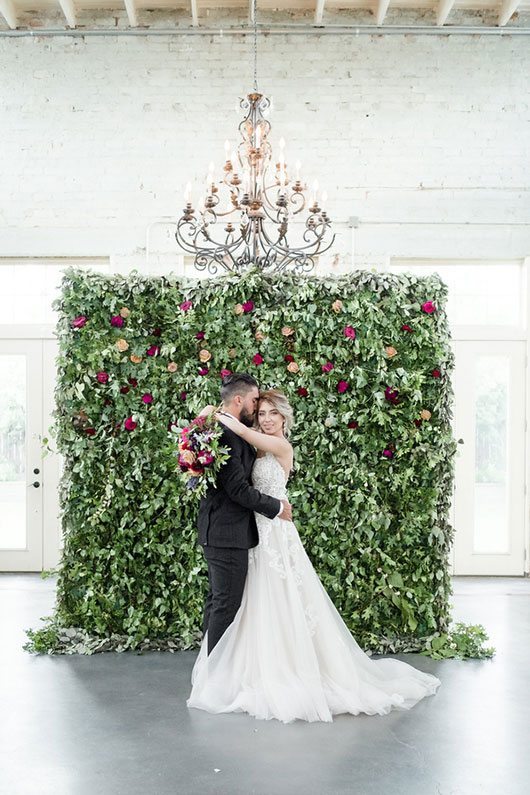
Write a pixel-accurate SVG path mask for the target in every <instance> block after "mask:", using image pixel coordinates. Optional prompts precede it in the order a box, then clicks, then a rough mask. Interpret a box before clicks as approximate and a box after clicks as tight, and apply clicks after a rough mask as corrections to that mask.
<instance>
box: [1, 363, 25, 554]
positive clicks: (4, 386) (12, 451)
mask: <svg viewBox="0 0 530 795" xmlns="http://www.w3.org/2000/svg"><path fill="white" fill-rule="evenodd" d="M25 547H26V357H25V356H20V355H11V354H7V355H0V549H25Z"/></svg>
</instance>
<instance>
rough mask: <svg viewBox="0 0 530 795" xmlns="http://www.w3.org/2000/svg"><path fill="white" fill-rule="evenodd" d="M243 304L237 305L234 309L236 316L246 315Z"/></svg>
mask: <svg viewBox="0 0 530 795" xmlns="http://www.w3.org/2000/svg"><path fill="white" fill-rule="evenodd" d="M244 311H245V310H244V308H243V304H236V305H235V307H234V313H235V314H236V315H242V314H243V313H244Z"/></svg>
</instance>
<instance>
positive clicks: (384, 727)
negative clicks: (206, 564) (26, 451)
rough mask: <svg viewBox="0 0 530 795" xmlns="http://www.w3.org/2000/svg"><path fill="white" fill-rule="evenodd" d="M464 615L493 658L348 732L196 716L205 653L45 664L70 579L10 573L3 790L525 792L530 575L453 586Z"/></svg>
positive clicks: (0, 613)
mask: <svg viewBox="0 0 530 795" xmlns="http://www.w3.org/2000/svg"><path fill="white" fill-rule="evenodd" d="M453 586H454V592H455V595H454V597H453V605H454V607H453V617H454V619H455V620H459V621H465V622H469V623H482V624H484V626H485V627H486V630H487V631H488V634H489V636H490V641H489V642H490V644H491V645H494V646H496V648H497V655H496V657H494V658H493V660H487V661H483V662H481V661H468V662H457V661H453V660H445V661H441V662H436V661H434V660H431V659H429V658H427V657H421V656H420V655H414V654H407V655H398V657H399V658H400V659H403V660H406V661H407V662H410V663H411V664H413V665H415V666H416V667H417V668H421V669H422V670H425V671H430V672H432V673H434V674H436V675H437V676H438V677H439V678H440V679H441V680H442V685H441V687H440V688H439V690H438V693H437V694H436V695H435V696H432V697H429V698H426V699H424V700H423V701H422V702H420V703H419V704H417V705H416V706H415V707H414V708H413V709H412V710H410V711H409V712H392V713H390V714H389V715H384V716H379V715H377V716H368V715H359V716H355V717H354V716H348V715H341V716H337V717H336V718H335V720H334V722H333V723H332V724H318V723H312V724H307V723H303V722H296V723H294V724H288V725H285V724H282V723H278V722H277V721H257V720H254V719H253V718H250V717H249V716H247V715H244V714H231V715H218V716H213V715H210V714H208V713H203V712H200V711H199V710H188V709H187V707H186V703H185V701H186V698H187V696H188V693H189V689H190V674H191V669H192V666H193V662H194V659H195V654H196V653H195V652H180V653H177V654H169V653H161V652H150V653H145V654H143V655H138V654H135V653H134V652H128V653H123V654H113V653H104V654H97V655H94V656H92V657H83V656H34V655H30V654H28V653H26V652H24V651H22V648H21V646H22V644H23V643H24V642H25V641H26V636H25V634H24V629H25V628H27V627H36V626H38V625H39V623H40V622H39V617H41V616H45V615H48V614H51V612H52V607H53V603H54V599H55V580H53V579H50V580H41V579H40V576H39V575H38V574H0V627H1V633H2V634H1V638H2V647H1V650H0V757H1V761H0V793H2V795H48V794H50V795H52V793H53V795H140V794H141V795H195V794H197V795H209V794H210V793H216V795H251V794H252V795H284V794H285V795H288V794H289V795H299V794H300V795H301V794H302V793H303V794H304V795H306V794H307V795H313V794H314V795H339V793H340V794H341V795H342V793H352V795H387V794H388V795H420V793H421V795H431V794H432V795H475V793H477V794H478V793H481V794H482V793H484V795H501V793H502V795H523V793H528V792H529V791H530V580H528V579H522V578H477V577H473V578H462V577H455V578H453Z"/></svg>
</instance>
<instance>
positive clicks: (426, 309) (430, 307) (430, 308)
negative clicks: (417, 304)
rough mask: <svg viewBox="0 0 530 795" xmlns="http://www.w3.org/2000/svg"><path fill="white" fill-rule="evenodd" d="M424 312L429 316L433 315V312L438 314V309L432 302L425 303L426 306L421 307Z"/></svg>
mask: <svg viewBox="0 0 530 795" xmlns="http://www.w3.org/2000/svg"><path fill="white" fill-rule="evenodd" d="M421 309H422V312H425V313H426V314H427V315H432V313H433V312H436V307H435V305H434V304H433V302H432V301H425V303H424V304H422V305H421Z"/></svg>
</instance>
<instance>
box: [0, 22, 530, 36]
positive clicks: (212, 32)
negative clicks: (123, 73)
mask: <svg viewBox="0 0 530 795" xmlns="http://www.w3.org/2000/svg"><path fill="white" fill-rule="evenodd" d="M258 30H259V32H260V34H262V35H266V36H528V35H530V27H486V26H483V27H478V26H473V25H454V26H449V25H444V26H438V25H383V26H378V25H323V26H314V25H303V24H292V25H258ZM252 34H253V30H252V27H247V26H238V27H226V28H220V27H201V26H194V27H175V28H123V29H117V28H86V29H85V28H75V29H68V28H64V29H63V28H48V29H46V28H40V29H38V30H30V29H29V28H28V29H16V30H1V31H0V38H3V37H6V38H24V37H26V38H35V39H40V38H51V37H64V36H68V37H71V38H85V37H86V38H88V37H96V36H100V37H107V36H108V37H111V36H112V37H114V38H115V37H120V36H169V37H175V36H251V35H252Z"/></svg>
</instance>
